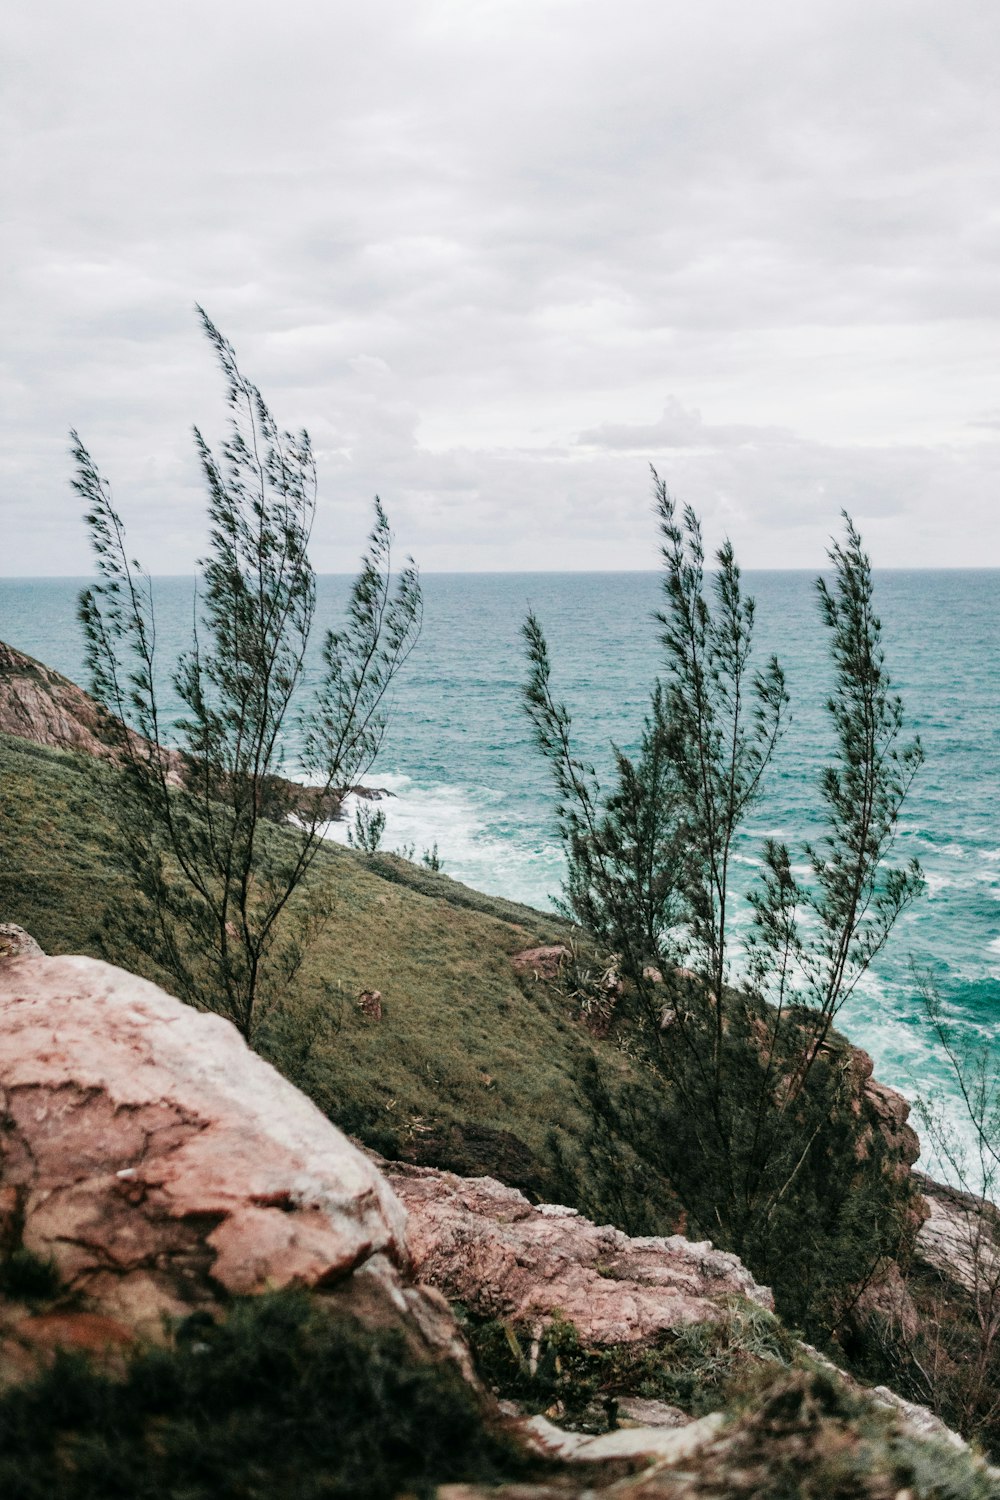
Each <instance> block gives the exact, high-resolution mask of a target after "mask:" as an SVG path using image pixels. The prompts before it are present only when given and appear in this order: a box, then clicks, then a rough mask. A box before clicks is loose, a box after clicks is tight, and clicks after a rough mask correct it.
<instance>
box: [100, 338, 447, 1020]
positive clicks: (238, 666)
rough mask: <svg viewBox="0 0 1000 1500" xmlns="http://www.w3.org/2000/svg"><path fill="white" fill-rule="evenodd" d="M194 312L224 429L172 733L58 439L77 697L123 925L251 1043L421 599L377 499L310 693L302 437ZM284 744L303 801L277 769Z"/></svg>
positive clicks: (133, 605)
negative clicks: (109, 755) (96, 748)
mask: <svg viewBox="0 0 1000 1500" xmlns="http://www.w3.org/2000/svg"><path fill="white" fill-rule="evenodd" d="M198 312H199V316H200V318H201V322H202V326H203V329H204V331H205V333H206V335H207V337H208V339H209V341H210V343H211V344H212V347H213V349H214V351H215V354H216V357H217V358H218V360H219V364H220V366H221V368H222V372H223V375H224V377H225V381H226V392H227V402H228V406H229V410H230V414H231V421H230V432H229V436H228V437H227V439H226V440H225V442H224V443H223V444H222V447H221V453H220V455H219V456H218V457H217V456H216V455H215V454H214V453H213V452H212V450H211V449H210V448H209V446H208V444H207V443H206V442H205V440H204V439H203V437H202V435H201V433H200V432H199V431H198V430H197V429H195V433H194V438H195V445H196V448H197V451H198V456H199V459H200V462H201V468H202V472H203V475H204V478H205V482H206V485H207V489H208V519H209V528H210V533H209V547H208V553H207V556H206V558H205V559H204V560H203V561H202V563H201V564H200V568H201V581H200V587H199V590H198V593H197V596H196V603H195V616H194V625H193V633H192V640H191V644H190V646H189V648H188V649H187V650H186V651H184V652H183V653H182V654H181V656H180V657H179V659H178V660H177V661H176V663H175V664H174V665H173V668H172V670H171V671H170V672H169V678H170V681H171V682H172V684H173V689H174V692H175V693H176V695H177V697H178V699H179V700H180V703H181V705H182V709H183V712H182V716H181V717H180V719H179V720H178V721H177V722H176V723H175V724H170V723H168V721H167V719H166V717H165V711H164V706H163V702H162V699H161V686H160V684H161V683H162V681H163V680H164V672H165V670H166V669H165V668H164V667H163V666H162V665H161V662H160V659H159V657H158V655H157V634H156V619H155V613H154V601H153V587H152V582H151V579H150V577H149V574H148V573H147V572H145V571H144V570H143V569H142V568H141V567H140V565H139V564H138V563H136V562H133V561H130V560H129V557H128V553H127V550H126V542H125V531H124V527H123V524H122V521H121V518H120V517H119V515H118V513H117V511H116V510H115V508H114V505H113V503H112V495H111V489H110V486H109V485H108V483H107V481H106V480H105V479H104V478H103V477H102V476H101V474H100V472H99V471H98V469H97V467H96V465H95V463H94V461H93V460H92V458H91V456H90V454H89V453H88V451H87V449H86V448H85V447H84V445H83V443H82V442H81V440H80V438H79V437H78V436H77V434H76V433H75V432H74V433H73V434H72V443H73V457H74V459H75V462H76V478H75V480H74V488H75V489H76V491H77V492H78V494H79V495H80V496H81V497H82V499H83V500H84V502H85V505H86V507H87V509H86V522H87V526H88V529H89V533H90V540H91V544H92V546H93V550H94V556H95V560H96V564H97V572H98V582H97V583H95V584H94V585H92V586H91V587H90V588H88V589H85V590H84V591H83V593H82V594H81V596H80V601H79V617H80V621H81V623H82V626H83V632H84V639H85V647H86V660H87V665H88V668H89V674H90V686H91V691H92V692H93V694H94V696H95V697H96V698H97V699H98V700H99V702H100V703H102V704H103V705H104V707H105V708H106V709H108V710H109V712H110V714H111V715H112V716H113V720H112V732H113V733H114V735H115V738H116V742H117V749H118V753H119V760H120V762H121V765H122V768H123V789H122V795H121V796H120V798H119V799H118V800H117V802H116V807H117V812H118V817H119V824H120V827H121V830H122V834H123V840H124V848H125V852H126V855H127V860H128V864H129V866H130V868H131V872H132V875H133V877H134V880H135V884H136V889H137V891H138V893H139V899H140V906H139V908H138V909H137V910H136V911H134V912H128V913H124V914H122V913H119V919H121V918H122V917H123V916H124V927H125V929H126V932H127V935H128V936H129V937H131V939H132V941H133V942H135V943H136V944H137V945H138V946H140V947H141V948H143V949H144V950H145V951H146V952H147V953H148V955H149V956H150V957H151V958H152V959H153V961H154V962H156V963H157V964H158V965H159V966H160V967H161V968H163V969H164V970H166V971H167V973H168V974H169V975H170V977H171V979H172V981H173V982H174V984H175V985H176V987H177V990H178V993H179V994H180V995H181V996H182V997H183V998H184V999H186V1000H189V1001H191V1002H192V1003H194V1004H196V1005H198V1006H200V1007H202V1008H205V1009H209V1010H214V1011H218V1012H220V1013H221V1014H222V1015H224V1016H227V1017H228V1018H229V1019H230V1020H232V1021H233V1022H235V1024H236V1025H237V1026H238V1027H239V1029H240V1031H241V1032H242V1033H243V1034H244V1036H246V1037H248V1038H250V1039H253V1038H254V1037H255V1036H256V1034H257V1032H258V1030H259V1027H260V1026H261V1024H262V1022H263V1021H264V1020H265V1019H266V1017H267V1015H268V1014H269V1013H270V1012H271V1011H272V1010H273V1009H274V1007H275V1006H276V1005H277V1004H278V1003H279V1002H280V1001H281V1000H282V998H283V997H284V995H285V994H286V993H287V990H288V987H289V986H290V984H291V983H292V981H293V979H294V976H295V974H296V972H297V970H298V968H299V965H300V964H301V961H302V958H303V955H304V951H305V946H306V943H307V941H308V938H309V936H310V935H311V932H312V929H313V928H314V926H315V925H316V924H317V923H318V922H319V921H320V920H322V919H323V916H324V914H325V913H324V900H323V898H320V897H319V896H318V894H317V893H316V892H315V891H312V892H310V893H309V896H310V899H309V901H304V900H303V899H302V896H303V891H302V889H301V888H302V887H303V886H304V883H307V879H308V876H309V873H310V869H311V867H312V865H313V862H314V861H315V858H316V855H317V853H318V852H319V849H320V847H321V842H322V839H321V832H322V827H323V824H324V823H325V822H326V821H327V820H328V819H329V816H330V809H331V806H332V805H333V804H334V803H335V802H336V799H337V796H338V794H339V793H340V792H341V790H342V789H343V788H344V787H346V786H350V785H351V784H352V783H354V782H355V781H357V780H358V778H359V777H361V776H363V775H364V774H365V772H367V771H368V770H370V768H371V766H372V764H373V763H374V760H375V758H376V756H377V754H378V751H379V749H380V747H381V744H382V741H383V736H384V733H385V729H386V723H387V714H388V710H389V706H390V690H391V686H392V683H393V680H394V678H395V677H396V674H397V673H398V671H399V670H400V668H401V667H402V665H403V663H404V662H405V660H406V658H407V656H408V655H409V653H410V651H411V650H412V648H413V646H414V644H415V642H416V639H417V636H418V634H419V630H420V623H421V609H422V604H421V593H420V585H419V579H418V575H417V570H416V568H415V566H414V564H413V562H412V559H411V560H409V561H408V562H407V564H406V565H405V566H404V567H403V568H402V570H401V571H400V572H399V573H398V575H396V576H395V577H394V576H393V573H392V555H391V533H390V530H389V523H388V520H387V518H386V515H385V512H384V510H383V508H382V505H381V503H380V501H379V500H378V498H376V500H375V523H374V526H373V529H372V532H371V535H370V537H369V542H368V549H367V553H366V555H365V557H364V559H363V562H362V567H361V571H360V573H359V574H358V576H357V578H356V579H355V582H354V584H353V587H352V589H351V593H350V598H349V602H348V606H347V616H346V621H345V623H344V625H343V626H342V628H341V629H339V630H336V631H332V630H331V631H327V633H326V636H325V639H324V641H323V645H322V667H321V670H320V673H319V676H318V680H317V681H315V682H308V681H307V680H306V677H307V674H306V652H307V648H308V644H309V640H310V637H311V634H312V631H313V627H314V623H315V614H316V581H315V574H314V572H313V569H312V566H311V564H310V562H309V557H308V546H309V540H310V535H311V532H312V526H313V519H314V516H315V512H316V504H317V479H316V465H315V462H314V458H313V453H312V448H311V445H310V442H309V437H308V434H307V433H306V432H304V431H303V432H301V433H299V434H298V435H292V434H291V433H288V432H282V431H280V430H279V429H278V427H277V425H276V423H275V421H274V418H273V417H272V415H271V412H270V411H269V409H268V407H267V405H266V403H265V401H264V399H263V397H262V395H261V393H260V391H259V390H258V389H257V387H256V386H255V385H254V384H252V382H251V381H249V380H248V379H247V378H246V377H245V376H244V375H242V374H241V372H240V370H239V368H238V366H237V362H236V356H235V353H234V351H233V348H232V346H231V345H230V344H229V343H228V341H227V340H226V339H225V338H224V337H223V336H222V334H221V333H220V332H219V330H218V329H217V328H216V327H215V325H214V324H213V323H212V322H211V320H210V319H209V318H208V316H207V315H206V314H205V313H204V312H203V311H202V309H200V308H199V309H198ZM290 738H293V739H294V743H295V746H296V759H297V761H298V763H299V767H300V770H301V774H302V775H303V776H304V779H305V781H306V782H307V786H306V787H302V786H300V785H297V784H296V783H293V782H290V781H289V780H288V779H287V778H286V777H285V775H284V772H285V769H286V757H287V746H288V743H289V739H290ZM168 741H170V742H172V743H168ZM119 925H122V923H121V920H119Z"/></svg>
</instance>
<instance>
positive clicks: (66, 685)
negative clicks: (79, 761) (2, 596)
mask: <svg viewBox="0 0 1000 1500" xmlns="http://www.w3.org/2000/svg"><path fill="white" fill-rule="evenodd" d="M0 734H12V735H14V736H16V738H18V739H22V740H30V741H31V742H32V743H33V744H36V745H49V746H51V747H52V748H53V749H56V750H78V751H80V752H82V753H83V754H84V755H93V756H96V757H97V758H98V759H99V760H110V761H116V760H117V759H118V752H117V751H116V750H115V748H114V743H113V741H114V734H113V725H112V723H111V721H110V720H109V718H108V716H107V714H106V713H104V711H103V710H102V709H101V708H100V707H99V705H98V704H97V703H95V702H94V700H93V698H91V697H90V696H89V695H88V694H87V693H85V692H84V691H83V689H82V688H79V687H77V685H76V683H74V682H70V680H69V678H68V677H63V676H62V675H61V674H60V673H59V672H54V671H53V670H52V668H51V667H46V666H43V665H42V663H41V662H37V661H35V660H34V659H33V658H32V657H30V656H25V655H24V653H23V652H21V651H16V650H15V649H14V647H13V646H8V645H6V643H5V642H3V641H0Z"/></svg>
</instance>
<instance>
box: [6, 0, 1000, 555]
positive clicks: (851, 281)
mask: <svg viewBox="0 0 1000 1500" xmlns="http://www.w3.org/2000/svg"><path fill="white" fill-rule="evenodd" d="M998 79H1000V12H998V10H997V8H996V6H995V5H994V4H992V3H991V0H951V3H950V4H948V5H947V6H945V5H943V4H941V3H940V0H860V3H859V0H809V3H807V4H797V5H795V4H791V3H789V0H780V3H771V0H698V3H697V4H692V3H691V0H683V3H680V0H614V3H611V0H365V3H364V4H350V5H349V4H345V3H343V0H332V3H331V0H285V3H284V4H283V5H281V6H277V5H274V4H268V5H264V4H261V3H259V0H239V3H235V0H197V3H194V0H171V4H170V5H169V6H168V5H160V6H136V5H135V4H134V0H130V3H128V4H126V3H124V0H88V3H87V4H86V5H80V4H79V3H78V0H74V3H72V4H70V3H68V0H46V3H45V4H44V5H39V4H37V3H34V0H31V3H29V0H13V4H12V5H9V6H8V7H7V9H6V11H5V25H4V45H3V50H2V56H0V143H2V144H0V153H2V163H3V165H2V169H0V215H2V218H3V231H2V235H0V329H2V330H3V331H2V335H0V575H27V576H31V575H44V574H50V575H58V574H71V575H72V574H83V573H87V572H88V571H89V570H90V556H89V552H88V545H87V538H86V533H85V527H84V525H83V522H82V518H81V507H80V503H79V501H78V499H77V497H76V496H75V495H74V493H73V491H72V490H71V488H70V479H71V477H72V475H71V462H70V458H69V442H68V431H69V429H70V428H71V427H75V428H77V429H78V430H79V432H80V435H81V437H82V439H83V441H84V442H85V444H86V445H87V447H88V448H89V449H90V451H91V453H92V454H93V456H94V458H95V460H96V462H97V463H98V465H99V466H100V468H101V469H102V471H103V472H104V473H105V474H106V475H107V476H108V477H109V478H110V480H111V482H112V485H113V489H114V495H115V503H116V505H117V507H118V509H119V511H120V512H121V514H122V515H123V517H124V519H125V522H126V525H127V527H128V533H129V545H130V550H132V551H133V552H135V553H136V554H137V555H138V557H139V558H140V560H141V561H142V562H143V563H144V564H145V566H146V567H147V568H149V569H150V570H151V571H152V572H154V573H184V572H190V571H191V570H192V569H193V567H194V566H195V562H196V560H197V558H198V557H199V556H200V555H201V552H202V550H203V548H204V543H205V532H204V490H203V487H202V484H201V480H200V475H199V470H198V464H197V460H196V456H195V451H194V446H193V443H192V438H191V428H192V424H197V425H198V426H199V428H200V429H201V430H202V431H203V432H204V434H205V436H206V438H207V439H209V441H211V442H215V441H217V440H218V439H219V437H221V435H222V434H223V433H224V430H225V422H226V412H225V405H224V399H223V396H224V392H223V385H222V381H221V377H220V374H219V371H218V369H217V368H216V367H215V366H214V364H213V358H212V353H211V350H210V348H209V346H208V345H207V343H206V341H205V339H204V336H203V335H202V333H201V332H200V330H199V326H198V322H197V319H196V316H195V313H194V306H195V304H196V303H200V304H201V305H203V306H204V307H205V309H206V310H207V312H208V313H209V315H210V316H211V317H212V318H213V319H214V321H215V322H216V324H217V325H218V326H219V327H220V328H221V330H222V331H223V332H224V333H225V334H226V335H227V337H228V338H229V339H230V340H231V342H232V343H233V344H234V346H235V348H236V351H237V354H238V357H239V360H240V365H241V368H242V369H243V370H244V372H245V373H246V374H247V375H248V376H249V377H250V378H252V379H253V380H254V381H256V383H257V384H258V385H259V386H260V388H261V390H262V391H263V393H264V396H265V397H266V399H267V401H268V403H269V405H270V407H271V409H272V410H273V412H274V414H275V416H276V418H277V419H278V421H279V422H280V423H281V425H282V426H284V427H288V428H294V429H298V428H300V427H303V426H304V427H306V428H307V429H308V430H309V432H310V434H311V436H312V439H313V443H314V446H315V448H316V452H317V458H318V463H319V473H320V509H319V512H318V517H317V522H316V529H315V533H314V540H313V548H312V560H313V563H314V565H315V567H316V568H317V570H318V571H320V572H342V571H349V570H351V569H353V567H354V566H355V564H356V562H357V559H358V557H359V554H360V551H361V548H362V545H363V541H364V536H365V533H366V531H367V528H368V525H369V523H370V519H371V506H372V499H373V496H374V495H375V494H376V493H378V494H379V495H380V496H381V498H382V501H383V503H384V505H385V507H386V510H387V511H388V513H389V516H390V520H391V522H392V525H393V528H394V530H395V533H396V538H397V545H398V546H399V548H401V549H402V550H403V551H405V552H408V553H412V554H413V555H414V556H415V557H416V559H417V561H418V563H419V564H420V566H421V567H422V568H423V569H424V570H427V571H437V570H466V569H469V570H506V569H515V570H520V569H595V568H596V569H605V568H607V569H617V568H621V569H630V568H650V567H654V566H655V565H656V535H655V526H654V520H653V513H652V504H651V483H650V473H649V466H650V464H653V465H655V467H656V469H657V470H658V472H659V473H660V475H661V476H662V477H663V478H664V479H665V480H666V481H667V484H668V485H669V487H670V489H671V491H672V492H673V493H674V494H675V495H676V496H677V497H678V499H679V500H680V501H682V502H689V503H691V504H692V505H693V506H694V507H695V508H696V509H697V510H698V511H699V513H700V514H701V516H702V519H703V523H704V528H705V534H706V540H707V542H708V544H709V545H710V546H712V547H714V546H716V545H718V544H719V543H720V542H721V541H722V539H723V537H725V536H729V537H730V538H731V539H732V541H733V543H734V545H735V547H736V551H737V556H738V557H739V559H740V561H741V562H742V564H743V565H744V566H745V567H747V568H764V567H800V568H816V567H818V566H820V565H821V564H822V562H823V558H824V553H825V548H826V546H827V544H828V539H829V537H830V535H831V534H832V533H834V532H836V530H837V527H838V524H839V519H838V518H839V513H840V511H841V510H842V509H844V508H846V509H847V510H848V511H849V512H850V513H851V514H852V515H853V517H854V519H855V521H856V522H857V524H858V525H859V527H860V528H861V530H862V533H863V536H864V538H865V542H866V544H867V546H868V550H869V552H870V553H871V555H872V558H873V561H874V562H875V564H876V566H883V567H935V566H958V567H961V566H1000V520H998V499H1000V493H998V490H1000V486H998V480H1000V336H998V335H1000V88H998V86H997V84H998Z"/></svg>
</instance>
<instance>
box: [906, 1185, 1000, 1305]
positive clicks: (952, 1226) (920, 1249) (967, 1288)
mask: <svg viewBox="0 0 1000 1500" xmlns="http://www.w3.org/2000/svg"><path fill="white" fill-rule="evenodd" d="M914 1176H915V1178H916V1180H917V1182H918V1183H919V1185H920V1189H921V1191H922V1193H923V1195H924V1201H925V1203H926V1205H927V1210H928V1214H927V1218H926V1219H925V1220H924V1223H923V1224H922V1226H921V1228H920V1231H919V1233H918V1235H917V1243H916V1252H917V1256H918V1257H919V1259H920V1260H922V1261H923V1262H924V1264H925V1265H926V1266H929V1267H930V1268H931V1270H932V1271H935V1272H936V1273H937V1275H938V1276H940V1277H942V1278H943V1280H945V1281H946V1282H951V1283H952V1284H953V1285H954V1286H956V1287H958V1288H960V1289H961V1290H962V1291H963V1292H966V1293H968V1294H969V1295H970V1296H972V1297H974V1298H976V1299H977V1300H980V1301H984V1302H985V1301H989V1302H991V1303H993V1304H994V1305H995V1306H997V1307H1000V1210H998V1209H997V1208H996V1206H995V1205H994V1204H992V1203H990V1202H988V1201H986V1200H985V1199H983V1198H977V1197H976V1196H975V1195H974V1194H972V1193H964V1192H961V1191H960V1190H959V1189H958V1188H950V1187H945V1186H943V1185H942V1184H941V1183H939V1182H934V1181H932V1179H931V1178H930V1177H925V1176H924V1175H923V1174H922V1173H914Z"/></svg>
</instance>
